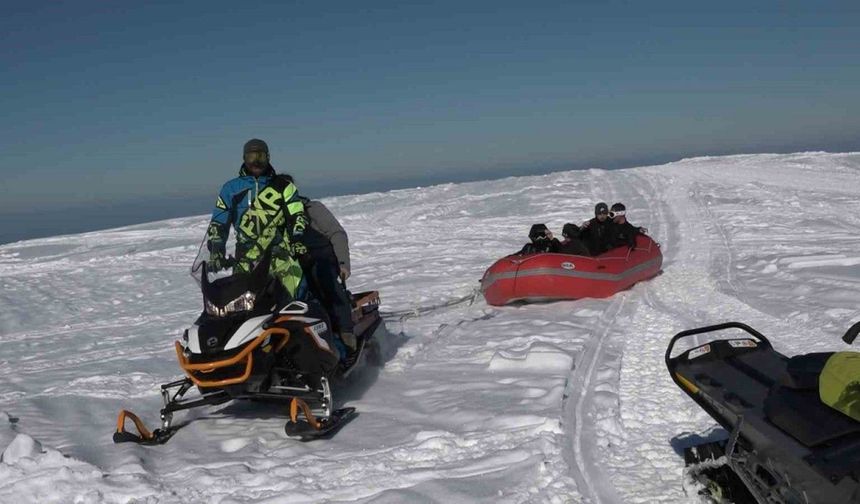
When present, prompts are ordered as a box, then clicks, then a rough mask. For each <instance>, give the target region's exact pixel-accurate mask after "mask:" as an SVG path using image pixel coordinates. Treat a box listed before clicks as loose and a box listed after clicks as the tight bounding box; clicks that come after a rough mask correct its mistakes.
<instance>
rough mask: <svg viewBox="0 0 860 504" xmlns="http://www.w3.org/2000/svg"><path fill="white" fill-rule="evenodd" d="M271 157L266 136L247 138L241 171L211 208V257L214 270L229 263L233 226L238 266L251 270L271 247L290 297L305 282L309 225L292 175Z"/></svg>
mask: <svg viewBox="0 0 860 504" xmlns="http://www.w3.org/2000/svg"><path fill="white" fill-rule="evenodd" d="M269 159H270V158H269V146H268V145H266V142H264V141H262V140H259V139H256V138H253V139H251V140H248V142H246V143H245V146H244V148H243V150H242V161H243V162H242V166H241V168H240V169H239V176H238V177H236V178H234V179H232V180H229V181H227V183H225V184H224V186H223V187H222V188H221V192H220V193H219V195H218V200H217V201H216V203H215V210H214V211H213V212H212V220H211V222H210V223H209V228H208V231H207V247H208V249H209V253H210V259H209V262H208V263H209V267H210V268H212V269H213V270H214V271H217V270H219V269H223V268H225V267H227V266H228V264H229V261H228V259H227V250H226V244H227V237H228V236H229V234H230V227H232V228H233V229H234V230H235V231H236V251H235V254H234V258H233V259H235V265H234V266H233V268H234V270H236V269H238V270H239V271H250V269H251V268H252V266H253V265H254V264H255V263H256V262H257V261H259V260H260V259H261V258H262V257H263V255H264V253H265V252H266V251H267V250H269V249H270V248H271V250H272V265H271V272H272V274H273V275H274V276H275V277H276V278H277V279H278V280H279V281H280V283H281V284H282V285H283V286H284V288H285V290H286V293H287V294H288V295H289V297H290V298H291V299H301V298H303V297H304V296H305V291H306V288H305V282H304V276H303V274H302V267H301V266H300V264H299V261H298V260H297V258H298V257H299V256H304V255H307V253H308V252H307V248H306V247H305V246H304V245H303V244H302V243H301V242H300V241H298V240H299V239H300V238H301V236H302V235H303V234H304V231H305V227H306V226H307V218H306V217H305V207H304V204H303V203H302V201H301V200H300V199H299V194H298V189H297V188H296V185H295V184H294V183H293V178H292V177H290V176H289V175H287V174H277V173H275V169H274V168H273V167H272V165H271V163H269Z"/></svg>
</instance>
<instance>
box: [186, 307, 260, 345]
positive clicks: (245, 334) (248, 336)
mask: <svg viewBox="0 0 860 504" xmlns="http://www.w3.org/2000/svg"><path fill="white" fill-rule="evenodd" d="M270 318H271V315H260V316H259V317H254V318H250V319H248V320H246V321H245V323H243V324H242V325H241V326H239V328H238V329H236V332H235V333H233V336H231V337H230V341H228V342H227V344H226V345H224V350H233V349H234V348H239V347H240V346H242V345H244V344H245V343H247V342H249V341H251V340H252V339H254V338H256V337H257V336H259V334H260V331H261V330H262V328H263V324H264V323H265V322H266V321H267V320H269V319H270ZM198 344H199V343H198Z"/></svg>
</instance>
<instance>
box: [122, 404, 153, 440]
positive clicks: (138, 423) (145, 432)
mask: <svg viewBox="0 0 860 504" xmlns="http://www.w3.org/2000/svg"><path fill="white" fill-rule="evenodd" d="M126 418H130V419H131V421H132V423H134V426H135V428H137V431H138V432H139V433H140V437H141V438H142V439H144V440H145V441H149V440H151V439H152V438H153V437H154V436H153V434H152V432H150V431H149V429H147V428H146V425H144V423H143V420H141V419H140V417H138V416H137V415H135V414H134V413H132V412H131V411H128V410H120V412H119V416H118V417H117V419H116V431H117V433H119V434H122V433H124V432H127V431H126V430H125V419H126Z"/></svg>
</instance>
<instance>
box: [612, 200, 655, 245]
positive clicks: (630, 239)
mask: <svg viewBox="0 0 860 504" xmlns="http://www.w3.org/2000/svg"><path fill="white" fill-rule="evenodd" d="M609 217H610V218H611V219H612V221H611V222H612V225H611V227H610V246H611V247H613V248H614V247H621V246H626V247H627V248H629V249H634V248H636V235H638V234H645V232H646V231H647V229H645V228H641V227H636V226H634V225H633V224H630V223H629V222H628V221H627V208H626V207H625V206H624V204H623V203H615V204H614V205H612V208H610V209H609Z"/></svg>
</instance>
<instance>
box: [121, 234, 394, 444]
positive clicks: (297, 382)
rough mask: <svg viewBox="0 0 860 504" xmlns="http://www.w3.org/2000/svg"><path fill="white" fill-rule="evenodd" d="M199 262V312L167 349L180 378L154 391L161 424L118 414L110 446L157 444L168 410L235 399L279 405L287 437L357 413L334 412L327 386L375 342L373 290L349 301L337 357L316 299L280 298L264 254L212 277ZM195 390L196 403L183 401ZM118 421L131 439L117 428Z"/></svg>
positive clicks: (314, 432) (336, 425)
mask: <svg viewBox="0 0 860 504" xmlns="http://www.w3.org/2000/svg"><path fill="white" fill-rule="evenodd" d="M201 251H203V247H202V246H201ZM204 252H205V251H203V252H201V254H204ZM206 259H208V254H204V257H203V259H202V260H201V256H200V255H198V259H196V260H195V265H194V266H193V267H192V275H193V276H195V279H197V280H198V282H199V284H200V289H201V292H202V294H203V304H204V310H203V313H202V314H201V315H200V316H199V317H198V318H197V320H196V321H195V322H194V324H193V325H192V326H191V327H190V328H188V329H186V330H185V331H184V333H183V335H182V339H181V341H176V342H175V344H174V347H175V350H176V357H177V359H178V361H179V366H180V368H181V369H182V371H183V372H184V373H185V377H184V378H182V379H180V380H177V381H173V382H171V383H166V384H164V385H161V395H162V399H163V401H164V407H163V408H162V409H161V427H160V428H159V429H156V430H155V431H152V432H151V431H149V430H148V429H147V428H146V426H145V425H144V424H143V422H142V421H141V419H140V418H139V417H138V416H137V415H135V414H134V413H132V412H130V411H127V410H122V411H121V412H120V414H119V418H118V419H117V430H116V432H115V433H114V436H113V440H114V442H115V443H121V442H135V443H140V444H163V443H165V442H167V441H168V440H169V439H170V437H171V436H173V434H174V433H175V432H176V430H177V429H178V426H175V425H173V414H174V413H175V412H177V411H181V410H186V409H190V408H196V407H199V406H206V405H217V404H222V403H225V402H228V401H232V400H238V399H245V400H255V401H276V402H281V403H284V404H286V405H288V415H289V419H288V421H287V423H286V425H285V432H286V434H287V435H288V436H290V437H297V438H300V439H302V440H310V439H317V438H325V437H330V436H332V435H333V434H334V433H335V432H336V431H337V430H339V429H340V428H341V427H342V426H343V425H344V424H345V423H346V422H348V421H349V420H351V419H352V418H353V417H355V416H356V415H357V413H356V411H355V409H354V408H341V409H334V402H333V397H332V381H333V380H336V379H339V378H344V377H346V376H347V375H349V373H351V372H352V370H353V369H354V368H355V367H356V366H357V365H358V364H359V362H360V361H362V362H363V361H365V360H367V359H362V356H363V355H364V354H365V352H366V351H370V352H372V351H373V347H374V345H376V344H377V342H376V340H375V339H374V337H373V336H374V332H375V331H376V329H377V328H378V327H379V326H380V324H381V321H382V319H381V318H380V315H379V311H378V308H379V294H378V293H377V292H376V291H368V292H361V293H358V294H353V295H352V302H353V311H352V316H353V320H354V321H355V328H354V332H355V335H356V340H357V343H358V349H357V350H356V352H354V353H353V354H351V355H350V356H349V357H348V358H346V359H339V356H338V346H339V345H341V343H340V341H339V339H336V337H335V335H334V334H333V333H332V330H331V324H330V319H329V315H328V314H327V313H326V310H325V309H324V308H323V307H322V306H321V305H320V304H319V303H318V302H316V301H296V300H290V299H287V298H286V296H285V294H284V289H283V287H281V285H280V282H279V281H278V280H276V279H275V278H274V277H272V276H271V275H270V274H269V266H270V263H271V251H268V252H267V253H265V254H264V255H263V257H262V259H261V260H260V261H258V262H257V263H256V264H255V265H253V267H251V268H236V267H235V262H233V261H231V266H232V272H231V271H230V268H228V269H227V270H226V271H225V272H222V273H221V276H220V277H218V273H215V272H213V271H211V270H210V268H209V266H208V264H207V261H206ZM248 269H250V271H248ZM195 273H198V275H199V276H198V275H195ZM341 348H342V347H341ZM195 387H196V389H197V392H198V393H197V394H195V395H196V397H189V398H186V397H185V395H186V393H188V392H189V391H191V390H192V389H193V388H195ZM127 419H130V420H132V422H133V424H134V426H135V427H136V428H137V431H138V434H135V433H133V432H129V431H126V430H125V423H126V420H127Z"/></svg>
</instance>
